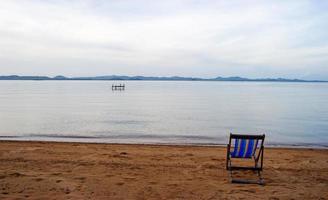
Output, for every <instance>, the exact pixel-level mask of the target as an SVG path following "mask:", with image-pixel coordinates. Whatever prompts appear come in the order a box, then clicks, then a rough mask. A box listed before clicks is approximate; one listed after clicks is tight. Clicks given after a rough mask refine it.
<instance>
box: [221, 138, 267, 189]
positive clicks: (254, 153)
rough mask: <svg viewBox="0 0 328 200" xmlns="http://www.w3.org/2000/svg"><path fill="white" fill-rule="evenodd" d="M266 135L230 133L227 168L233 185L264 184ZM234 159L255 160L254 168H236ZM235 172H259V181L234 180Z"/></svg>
mask: <svg viewBox="0 0 328 200" xmlns="http://www.w3.org/2000/svg"><path fill="white" fill-rule="evenodd" d="M264 138H265V135H264V134H263V135H239V134H232V133H230V138H229V144H228V146H227V160H226V161H227V162H226V168H227V170H228V171H229V174H230V180H231V182H232V183H257V184H260V185H263V184H264V180H263V179H262V176H261V172H262V170H263V153H264V146H263V143H264ZM234 159H248V160H254V163H253V166H235V165H232V160H234ZM234 170H251V171H254V172H257V175H258V180H256V181H255V180H243V179H233V177H232V175H233V171H234Z"/></svg>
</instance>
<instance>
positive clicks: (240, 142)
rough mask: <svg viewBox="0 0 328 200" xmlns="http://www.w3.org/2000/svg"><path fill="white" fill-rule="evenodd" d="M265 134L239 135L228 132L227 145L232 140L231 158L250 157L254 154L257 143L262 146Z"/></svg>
mask: <svg viewBox="0 0 328 200" xmlns="http://www.w3.org/2000/svg"><path fill="white" fill-rule="evenodd" d="M264 138H265V135H239V134H230V139H229V146H231V142H232V140H234V146H233V151H232V152H231V157H232V158H252V156H254V155H255V153H256V149H257V147H258V144H260V145H261V147H263V142H264Z"/></svg>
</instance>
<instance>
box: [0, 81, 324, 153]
mask: <svg viewBox="0 0 328 200" xmlns="http://www.w3.org/2000/svg"><path fill="white" fill-rule="evenodd" d="M113 84H124V85H125V90H112V85H113ZM230 133H239V134H265V136H266V138H265V144H266V145H267V146H293V147H319V148H328V83H308V82H307V83H295V82H217V81H18V80H15V81H5V80H3V81H0V140H24V141H30V140H32V141H64V142H92V143H138V144H139V143H141V144H184V145H225V144H226V143H227V142H228V138H229V134H230Z"/></svg>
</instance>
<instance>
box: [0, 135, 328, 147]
mask: <svg viewBox="0 0 328 200" xmlns="http://www.w3.org/2000/svg"><path fill="white" fill-rule="evenodd" d="M0 142H55V143H57V142H58V143H85V144H113V145H115V144H118V145H159V146H200V147H202V146H204V147H205V146H208V147H225V146H226V145H227V143H220V142H217V143H216V142H213V143H210V142H208V143H197V142H158V141H157V142H155V141H150V142H145V141H135V140H133V139H130V140H119V139H118V140H101V139H93V140H90V138H88V139H86V138H70V139H67V138H60V139H58V138H57V139H51V138H50V139H49V138H47V139H45V138H24V137H0ZM265 147H269V148H288V149H328V145H325V144H322V145H321V144H319V145H318V144H273V143H270V142H265Z"/></svg>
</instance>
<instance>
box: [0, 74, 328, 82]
mask: <svg viewBox="0 0 328 200" xmlns="http://www.w3.org/2000/svg"><path fill="white" fill-rule="evenodd" d="M0 80H34V81H42V80H101V81H111V80H127V81H129V80H136V81H250V82H328V81H321V80H301V79H285V78H257V79H250V78H243V77H238V76H234V77H220V76H219V77H216V78H195V77H181V76H170V77H165V76H163V77H157V76H118V75H110V76H93V77H65V76H61V75H59V76H55V77H48V76H17V75H10V76H0Z"/></svg>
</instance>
